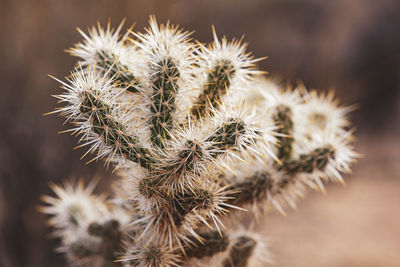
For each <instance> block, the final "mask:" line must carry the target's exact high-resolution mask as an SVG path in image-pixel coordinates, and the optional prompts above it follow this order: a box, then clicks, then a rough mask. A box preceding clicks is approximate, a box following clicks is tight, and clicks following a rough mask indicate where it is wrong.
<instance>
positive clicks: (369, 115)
mask: <svg viewBox="0 0 400 267" xmlns="http://www.w3.org/2000/svg"><path fill="white" fill-rule="evenodd" d="M150 14H155V15H156V16H157V19H158V21H160V22H166V21H167V20H168V19H170V20H171V21H172V22H173V23H175V24H180V25H181V26H182V27H184V28H186V29H189V30H192V29H195V30H196V32H195V33H194V37H195V38H197V39H199V40H201V41H203V42H208V41H210V40H211V39H212V35H211V27H210V26H211V24H214V25H215V27H216V29H217V32H218V33H219V34H220V35H226V36H227V37H228V38H232V37H240V36H242V35H243V34H244V35H245V38H244V40H245V41H246V42H248V44H249V50H250V51H252V52H253V53H254V55H255V56H256V57H263V56H268V57H269V59H268V60H266V61H263V62H261V63H260V68H261V69H264V70H267V71H269V72H270V73H271V75H273V76H275V77H279V78H281V79H283V80H284V81H287V82H297V81H303V82H304V83H305V84H306V86H307V87H309V88H318V89H319V90H322V91H326V90H329V89H335V90H336V92H337V96H338V97H339V98H340V99H341V101H342V103H344V104H347V105H349V104H355V103H356V104H357V105H358V107H359V108H358V109H357V110H356V111H355V112H353V113H352V114H351V119H352V120H353V122H354V125H355V127H356V128H357V131H356V135H357V137H358V140H357V142H356V147H357V151H358V152H360V153H362V154H363V155H364V157H363V158H362V159H360V160H359V162H358V163H357V164H356V165H355V166H354V173H353V174H352V175H347V176H346V181H347V186H346V187H342V186H341V185H335V184H333V185H328V188H327V191H328V194H327V195H326V196H324V195H322V194H320V193H317V192H310V193H309V194H308V196H307V198H306V199H305V200H302V201H300V203H299V209H298V210H291V211H289V212H288V215H287V217H283V216H281V215H279V214H274V213H273V214H270V215H269V216H268V217H267V218H266V219H265V220H263V221H262V222H261V223H260V227H259V228H260V232H262V233H263V234H265V235H266V236H268V237H269V240H270V242H269V244H270V250H271V253H272V255H273V258H274V260H275V266H278V267H279V266H360V267H361V266H363V267H365V266H400V227H399V225H400V140H399V136H400V130H399V129H400V119H399V118H400V1H398V0H336V1H320V0H302V1H300V0H246V1H243V0H219V1H218V0H201V1H200V0H198V1H197V0H196V1H189V0H173V1H171V0H146V1H134V0H130V1H128V0H114V1H111V0H109V1H106V0H90V1H89V0H88V1H80V0H68V1H66V0H65V1H61V0H59V1H55V0H18V1H12V0H1V1H0V40H1V42H0V62H1V64H0V70H1V71H0V88H1V94H0V127H1V128H0V129H1V130H0V266H4V267H9V266H12V267H14V266H44V267H47V266H65V265H66V263H65V261H64V259H63V257H62V255H58V254H56V253H55V252H54V248H55V247H56V246H57V244H58V241H57V240H52V239H50V238H49V237H48V236H49V233H50V229H49V228H47V227H46V224H45V220H46V217H45V216H44V215H42V214H40V213H38V211H37V206H38V205H40V195H42V194H49V193H50V190H49V188H48V183H49V182H50V181H53V182H55V183H60V182H61V181H63V180H65V179H67V178H71V177H72V178H75V179H78V178H84V179H92V178H93V177H102V179H101V182H100V185H99V191H102V190H105V189H107V186H108V184H109V183H110V181H111V180H112V179H113V178H115V177H113V175H112V173H111V172H110V170H107V169H106V168H105V167H104V166H103V164H102V163H101V162H97V163H92V164H90V165H88V166H85V165H84V162H83V161H80V160H79V158H80V156H81V155H82V153H83V150H72V147H73V146H75V145H76V143H77V139H76V138H74V137H72V136H69V135H67V134H63V135H60V134H57V132H59V131H62V130H64V129H66V126H63V125H62V122H63V120H62V119H61V118H59V117H57V116H48V117H44V116H42V114H43V113H45V112H48V111H51V110H53V108H54V107H56V100H55V99H54V98H52V97H51V95H52V94H58V93H60V92H61V90H60V89H59V85H58V84H57V82H55V81H54V80H52V79H50V78H49V77H48V76H47V75H48V74H51V75H54V76H56V77H59V78H62V77H64V76H66V75H68V73H69V71H70V70H71V69H72V67H73V65H74V63H75V60H76V59H74V58H72V57H70V56H69V55H67V54H66V53H64V52H63V50H64V49H65V48H68V47H70V46H71V45H73V44H74V43H76V42H79V41H81V39H82V37H81V36H80V35H79V33H78V32H77V31H76V30H75V28H76V27H81V28H83V29H85V28H87V27H89V26H91V25H94V24H95V23H96V22H97V21H100V22H101V23H103V24H105V23H106V22H107V19H108V18H111V20H112V24H113V25H115V26H116V25H117V24H118V23H119V22H120V21H121V19H122V18H124V17H126V18H127V21H128V23H133V22H136V23H137V25H136V28H135V29H136V30H142V29H143V27H144V26H146V25H147V21H148V17H149V15H150Z"/></svg>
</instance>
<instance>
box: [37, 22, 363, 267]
mask: <svg viewBox="0 0 400 267" xmlns="http://www.w3.org/2000/svg"><path fill="white" fill-rule="evenodd" d="M121 29H122V24H121V25H120V26H119V27H118V28H117V29H116V30H114V29H111V27H110V25H108V26H107V28H106V29H103V28H102V27H101V26H98V27H97V28H95V27H94V28H92V29H90V30H89V34H86V33H84V32H83V31H81V30H79V31H80V32H81V34H82V35H83V37H84V38H85V41H84V42H83V43H79V44H77V45H75V47H74V48H72V49H70V50H69V52H70V53H71V54H72V55H74V56H77V57H79V58H80V61H79V62H78V65H77V67H76V68H75V69H74V71H73V72H72V73H71V76H70V77H69V78H67V79H66V82H63V81H59V82H60V83H61V84H62V87H63V88H64V89H65V92H64V93H63V94H61V95H58V96H56V97H57V98H58V99H59V100H60V103H61V104H62V106H61V107H60V108H57V109H56V111H54V112H55V113H60V114H61V115H62V116H63V117H65V118H66V120H67V121H69V122H71V123H72V125H73V127H72V129H70V130H68V131H71V132H72V133H74V134H76V135H80V140H79V141H80V143H81V145H80V146H86V147H88V150H87V152H86V153H85V154H84V156H86V155H87V154H88V153H89V152H90V153H91V154H94V157H93V158H92V159H91V160H90V161H93V160H99V159H105V161H106V162H107V164H111V165H113V166H115V168H116V169H117V170H118V173H119V175H120V177H121V179H120V180H119V181H117V182H115V184H114V189H113V197H112V198H108V199H106V198H105V197H103V196H95V195H93V187H94V186H93V184H90V185H88V186H87V187H86V188H85V187H84V186H83V184H82V183H79V184H78V185H77V186H76V187H75V186H74V185H73V184H68V185H66V186H64V187H60V186H52V187H53V190H54V191H55V193H56V194H57V197H55V198H54V197H48V196H46V197H45V198H44V200H45V202H47V203H48V205H46V206H44V207H42V210H43V212H45V213H47V214H50V215H51V219H50V223H51V225H53V227H54V228H55V234H56V236H57V237H59V238H61V242H62V245H61V247H60V251H61V252H64V253H65V254H66V255H67V257H68V259H69V260H70V262H71V264H74V265H87V266H114V265H115V266H223V267H228V266H236V267H241V266H256V265H257V264H259V265H264V264H265V260H266V259H268V257H267V256H266V255H267V254H266V253H267V251H266V250H265V244H264V241H263V238H261V237H260V236H259V235H257V234H256V233H252V231H251V229H245V230H244V228H245V227H244V226H242V225H241V223H242V222H243V220H237V219H234V218H236V217H232V216H236V215H235V214H238V213H243V212H248V213H252V214H254V215H256V216H258V217H259V216H261V215H263V214H265V213H266V212H267V211H268V210H269V209H270V208H275V209H277V210H278V211H280V212H282V213H284V209H285V207H286V206H287V205H289V206H292V207H294V206H295V203H296V200H297V198H298V197H300V196H302V195H303V194H304V193H305V191H306V189H307V188H309V187H311V188H313V189H318V190H324V188H323V182H324V181H328V180H333V181H339V182H343V179H342V177H341V173H343V172H349V171H350V168H349V164H350V163H351V162H352V161H353V160H354V159H355V157H356V156H357V155H356V153H355V152H354V151H353V148H352V146H351V141H352V132H351V131H349V122H348V121H347V120H346V118H345V115H346V114H347V113H348V112H349V111H350V108H347V107H341V106H338V104H337V102H336V101H335V100H334V99H333V96H332V94H328V95H322V94H317V93H316V92H310V93H308V92H307V91H306V90H305V89H304V88H302V87H299V88H296V89H287V90H282V89H281V88H279V87H278V85H277V84H275V83H273V82H271V81H269V80H267V79H266V78H264V77H263V76H262V74H263V72H262V71H259V70H257V69H256V68H255V63H256V62H257V61H258V60H259V59H254V58H253V56H252V55H251V54H250V53H248V52H246V46H245V45H244V44H243V43H242V42H241V41H237V40H233V41H231V42H229V41H227V40H226V38H222V40H221V39H218V37H217V35H216V33H215V30H214V29H213V33H214V41H213V43H212V44H210V45H203V44H201V43H199V42H197V41H196V42H194V41H193V40H191V39H189V36H190V33H188V32H185V31H182V30H181V29H179V28H178V27H177V26H171V25H170V24H169V23H168V24H167V25H161V26H159V25H157V23H156V21H155V18H154V17H151V18H150V27H149V28H148V29H146V31H145V33H135V32H132V29H129V30H128V32H127V33H126V34H121ZM249 218H251V216H249V217H248V219H247V220H249ZM246 224H247V225H248V222H246Z"/></svg>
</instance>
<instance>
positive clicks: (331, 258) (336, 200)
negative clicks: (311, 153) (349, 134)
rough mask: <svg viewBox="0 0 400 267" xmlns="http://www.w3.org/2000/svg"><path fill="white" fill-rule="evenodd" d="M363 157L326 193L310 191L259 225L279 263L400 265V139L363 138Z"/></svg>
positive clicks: (284, 266)
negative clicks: (283, 212) (293, 205)
mask: <svg viewBox="0 0 400 267" xmlns="http://www.w3.org/2000/svg"><path fill="white" fill-rule="evenodd" d="M359 151H362V152H363V153H368V154H365V158H364V159H362V160H360V163H359V164H357V165H356V167H355V169H354V173H353V174H352V175H348V176H347V177H346V178H347V179H346V181H347V182H346V186H345V187H343V186H342V185H340V184H337V185H331V186H328V188H327V194H326V195H323V194H321V193H317V192H310V193H309V194H308V195H307V197H306V198H305V199H304V200H303V201H300V202H299V204H298V210H291V211H289V212H288V214H287V216H286V217H283V216H282V215H280V214H277V213H274V214H271V215H269V216H267V217H266V218H265V219H264V221H265V223H262V225H260V226H259V228H260V231H261V232H262V233H263V234H264V235H265V236H268V237H269V245H270V250H271V252H272V256H273V259H274V261H275V265H276V266H280V267H281V266H282V267H290V266H298V267H303V266H304V267H305V266H328V267H333V266H353V267H375V266H385V267H392V266H393V267H395V266H400V253H399V251H400V229H399V225H400V212H399V209H400V194H399V189H400V162H399V159H400V140H399V139H398V138H396V136H392V137H391V138H389V137H388V138H387V139H385V140H384V141H382V142H379V143H377V142H373V140H368V139H367V138H365V139H361V140H360V145H359Z"/></svg>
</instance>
